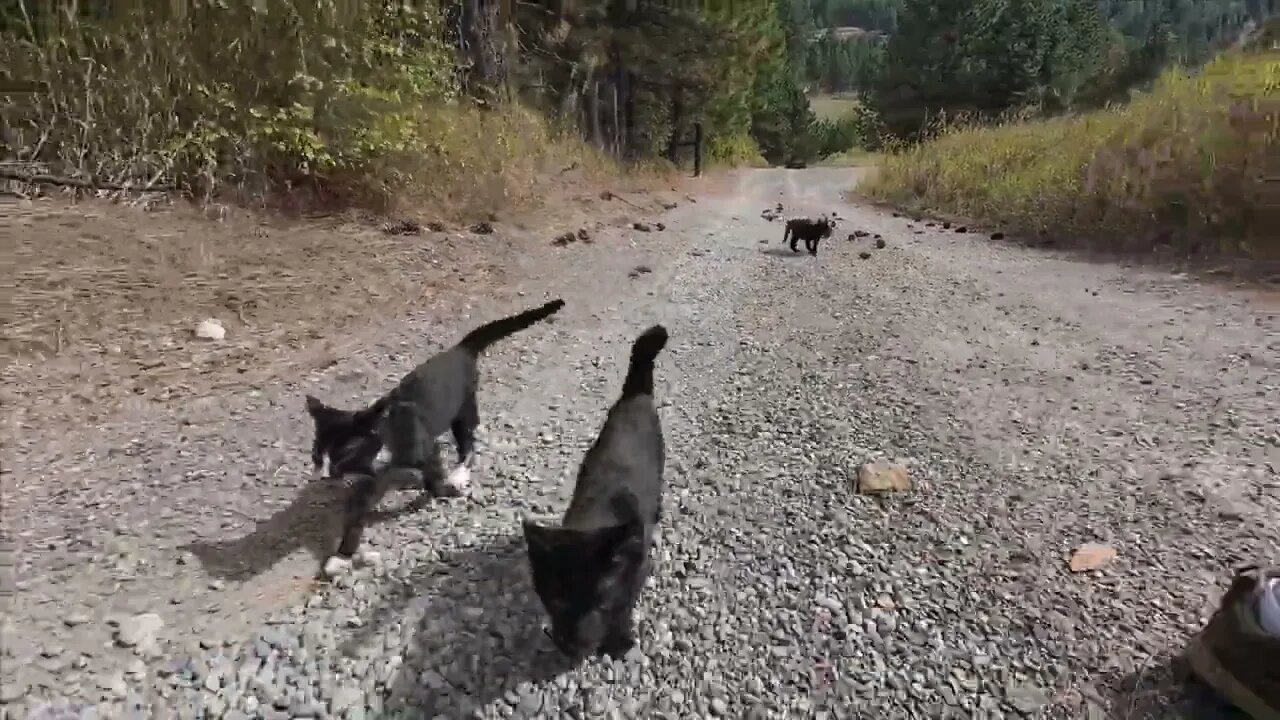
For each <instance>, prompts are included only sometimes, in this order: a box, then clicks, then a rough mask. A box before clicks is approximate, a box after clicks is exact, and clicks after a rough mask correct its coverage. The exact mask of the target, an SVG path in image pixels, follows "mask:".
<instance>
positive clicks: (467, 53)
mask: <svg viewBox="0 0 1280 720" xmlns="http://www.w3.org/2000/svg"><path fill="white" fill-rule="evenodd" d="M502 6H503V0H463V2H462V17H461V28H460V30H461V32H460V33H459V38H458V40H459V44H460V47H459V49H460V50H461V52H462V55H463V57H464V58H466V60H467V63H468V69H467V74H466V83H467V91H468V92H470V93H471V94H472V95H473V96H475V97H477V98H482V99H499V98H501V97H503V96H504V95H505V91H506V84H507V63H506V57H505V55H504V52H503V45H504V44H505V43H504V42H503V37H504V34H505V33H504V28H503V27H502V20H501V18H502V17H504V15H505V14H504V13H502V12H501V10H502Z"/></svg>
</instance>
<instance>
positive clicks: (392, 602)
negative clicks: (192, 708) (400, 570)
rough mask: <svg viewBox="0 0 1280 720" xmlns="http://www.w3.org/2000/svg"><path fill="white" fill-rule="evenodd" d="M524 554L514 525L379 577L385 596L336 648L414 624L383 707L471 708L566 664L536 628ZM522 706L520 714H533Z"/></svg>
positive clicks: (370, 641)
mask: <svg viewBox="0 0 1280 720" xmlns="http://www.w3.org/2000/svg"><path fill="white" fill-rule="evenodd" d="M526 558H527V556H526V554H525V546H524V541H523V538H522V537H520V536H519V535H518V534H513V535H510V536H506V537H501V538H494V539H490V540H487V541H486V540H481V541H480V543H479V544H478V545H477V546H476V547H471V548H465V549H461V550H458V551H456V552H450V553H447V554H446V555H445V556H444V557H443V558H442V559H441V561H440V562H439V563H434V564H431V565H430V566H426V567H420V568H417V569H416V570H415V571H414V572H413V573H412V574H411V575H410V576H409V577H408V578H407V579H406V580H403V581H398V582H397V583H396V584H395V585H390V586H389V585H383V587H382V590H381V592H380V595H381V601H380V602H379V603H378V604H377V605H375V607H373V608H371V610H370V612H369V613H368V614H367V615H366V616H365V618H364V623H363V625H362V626H361V627H360V629H359V630H357V631H356V634H355V635H353V636H351V637H349V638H348V639H347V640H346V641H345V642H344V643H343V645H342V652H343V653H344V654H347V655H358V654H361V653H368V652H370V651H373V652H377V651H378V650H380V649H381V647H382V646H381V645H380V644H379V643H380V638H379V635H380V634H381V632H380V631H381V630H382V629H383V628H385V627H386V626H387V625H388V624H390V623H405V624H411V626H410V627H407V628H403V629H402V631H401V632H403V633H404V634H405V635H406V636H407V637H408V638H410V639H409V640H408V647H406V648H404V650H403V653H404V656H405V660H404V663H403V664H402V665H401V666H400V668H399V670H397V671H396V675H395V677H394V678H393V679H392V680H391V681H390V682H388V683H387V689H386V691H385V692H386V694H385V696H384V697H385V698H386V700H385V703H384V706H383V712H384V714H386V715H388V716H391V717H428V718H430V717H450V718H455V717H457V718H461V717H472V716H473V714H474V713H475V712H476V711H477V710H480V709H481V708H484V707H486V706H488V705H489V704H490V703H492V702H494V701H495V700H498V699H500V698H502V697H503V696H505V695H507V694H508V693H511V692H512V691H513V690H516V688H517V687H518V686H519V685H520V684H521V683H524V682H546V681H549V680H552V679H554V678H555V677H556V676H557V675H560V674H562V673H564V672H567V671H568V670H570V669H572V667H573V663H571V662H570V661H569V660H568V659H567V658H566V657H565V656H563V655H561V654H560V653H559V652H558V651H556V650H555V649H554V647H553V646H552V645H551V642H550V640H548V639H547V638H546V636H545V635H544V634H543V632H542V629H541V627H542V621H543V611H542V606H541V604H540V602H539V601H538V598H537V595H536V594H535V593H534V590H533V586H532V581H531V580H530V578H529V572H528V569H527V567H528V565H527V563H528V561H527V559H526ZM397 644H399V643H397ZM530 702H532V700H531V701H530ZM525 710H529V708H524V709H523V710H521V711H520V712H519V713H518V715H520V716H521V717H532V716H534V715H536V714H537V709H536V708H535V709H533V711H532V712H531V713H527V714H526V713H525V712H524V711H525Z"/></svg>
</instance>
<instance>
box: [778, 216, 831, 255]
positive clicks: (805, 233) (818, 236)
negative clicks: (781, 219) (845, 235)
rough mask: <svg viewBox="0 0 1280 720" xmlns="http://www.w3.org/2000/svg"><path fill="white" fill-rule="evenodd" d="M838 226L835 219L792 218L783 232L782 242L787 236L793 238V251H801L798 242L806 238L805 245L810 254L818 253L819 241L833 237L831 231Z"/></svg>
mask: <svg viewBox="0 0 1280 720" xmlns="http://www.w3.org/2000/svg"><path fill="white" fill-rule="evenodd" d="M835 227H836V221H835V220H834V219H831V220H828V219H827V218H825V217H824V218H821V219H819V220H811V219H809V218H791V219H790V220H788V221H787V229H786V230H784V231H783V232H782V242H787V238H788V237H790V238H791V252H799V251H800V249H799V248H797V247H796V244H797V243H798V242H799V241H800V240H804V247H805V249H806V250H808V251H809V254H810V255H817V254H818V243H819V242H821V241H822V240H825V239H826V238H829V237H831V231H832V230H834V229H835Z"/></svg>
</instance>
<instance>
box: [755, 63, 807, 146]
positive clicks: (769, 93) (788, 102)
mask: <svg viewBox="0 0 1280 720" xmlns="http://www.w3.org/2000/svg"><path fill="white" fill-rule="evenodd" d="M756 92H757V94H758V95H759V97H760V99H761V104H760V107H759V110H758V111H757V112H756V114H755V116H754V117H753V118H752V121H751V135H752V137H754V138H755V139H756V142H757V143H758V144H759V145H760V153H761V155H763V156H764V159H765V160H767V161H769V162H770V163H772V164H775V165H778V164H783V163H786V162H791V161H801V162H809V161H812V160H813V159H815V158H816V157H817V156H818V153H819V151H820V149H821V148H820V144H821V143H820V139H819V138H818V137H816V135H815V132H814V131H815V129H816V127H817V117H816V116H815V115H814V113H813V109H812V108H810V106H809V98H808V97H807V96H806V95H805V94H804V91H803V90H801V89H800V86H799V85H798V84H797V83H796V78H795V74H794V73H793V72H792V71H791V69H790V67H789V66H786V65H783V66H780V67H777V68H775V69H774V71H773V72H772V73H771V74H770V75H767V76H761V77H760V78H759V81H758V86H757V88H756Z"/></svg>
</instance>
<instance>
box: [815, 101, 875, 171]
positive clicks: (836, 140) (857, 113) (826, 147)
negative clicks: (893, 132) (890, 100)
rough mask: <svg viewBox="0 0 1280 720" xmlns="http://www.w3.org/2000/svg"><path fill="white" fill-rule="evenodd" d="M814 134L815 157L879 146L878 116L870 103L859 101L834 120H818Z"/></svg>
mask: <svg viewBox="0 0 1280 720" xmlns="http://www.w3.org/2000/svg"><path fill="white" fill-rule="evenodd" d="M812 132H813V134H814V135H815V136H816V137H817V138H818V157H820V158H827V157H830V156H832V155H839V154H841V153H845V152H848V151H850V150H853V149H855V148H858V149H863V150H878V149H879V148H880V145H881V143H880V119H879V117H877V116H876V113H875V111H874V110H873V109H871V108H870V107H869V106H867V105H865V104H863V103H858V104H857V105H855V106H854V107H853V109H852V110H850V111H849V112H847V113H846V114H845V115H843V116H841V117H839V118H836V119H834V120H825V119H819V120H817V121H816V122H815V123H814V126H813V131H812Z"/></svg>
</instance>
